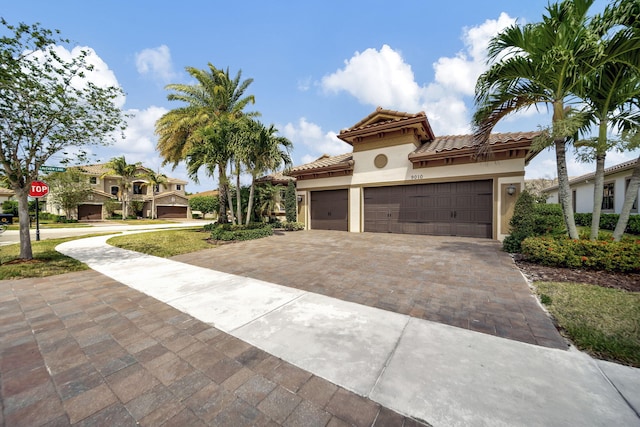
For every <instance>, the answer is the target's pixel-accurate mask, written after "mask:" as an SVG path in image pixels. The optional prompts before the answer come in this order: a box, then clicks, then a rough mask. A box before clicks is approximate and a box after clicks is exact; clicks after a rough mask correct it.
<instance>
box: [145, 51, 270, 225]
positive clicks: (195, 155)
mask: <svg viewBox="0 0 640 427" xmlns="http://www.w3.org/2000/svg"><path fill="white" fill-rule="evenodd" d="M186 71H187V72H188V73H189V74H190V75H191V77H193V78H194V79H195V80H196V82H197V83H196V84H192V85H187V84H170V85H167V87H166V88H167V89H168V90H171V91H173V92H172V93H170V94H169V95H168V96H167V98H168V99H169V100H170V101H180V102H183V103H184V104H185V105H184V106H182V107H178V108H176V109H173V110H171V111H169V112H168V113H166V114H165V115H163V116H162V117H161V118H160V119H159V120H158V121H157V122H156V134H157V135H158V136H159V138H158V145H157V148H158V150H159V151H160V155H161V156H162V157H163V158H164V161H165V163H172V164H173V166H174V167H175V166H176V165H177V164H178V163H179V162H180V161H182V160H186V161H187V168H188V170H189V173H190V177H191V178H192V179H194V180H195V181H196V182H198V181H197V176H198V170H199V169H200V168H201V167H204V168H205V173H206V174H207V175H209V176H213V174H214V172H215V170H216V169H217V170H218V185H219V197H220V212H219V218H218V221H219V222H220V223H223V222H226V221H227V212H226V207H225V206H226V203H227V187H228V180H227V177H226V169H227V165H228V162H229V160H230V158H231V156H232V152H231V151H230V149H229V147H228V143H229V140H228V139H227V136H228V135H229V131H228V129H227V128H228V126H229V124H230V123H232V122H233V121H235V120H237V119H239V118H240V117H243V116H249V117H253V116H256V115H258V113H254V112H245V111H244V109H245V108H246V107H247V105H249V103H251V104H253V103H255V98H254V96H253V95H245V92H246V90H247V88H248V87H249V85H250V84H251V83H252V82H253V79H247V80H241V78H242V72H241V71H238V73H237V74H236V76H235V77H234V78H231V76H230V75H229V69H228V68H227V70H226V71H223V70H220V69H217V68H216V67H215V66H213V65H212V64H211V63H209V64H208V69H205V70H200V69H197V68H193V67H187V68H186ZM232 216H233V214H232Z"/></svg>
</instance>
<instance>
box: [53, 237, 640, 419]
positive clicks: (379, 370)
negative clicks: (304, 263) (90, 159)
mask: <svg viewBox="0 0 640 427" xmlns="http://www.w3.org/2000/svg"><path fill="white" fill-rule="evenodd" d="M107 239H108V237H106V236H100V237H94V238H88V239H82V240H75V241H71V242H67V243H64V244H62V245H60V246H58V248H57V249H58V250H59V251H60V252H62V253H64V254H66V255H69V256H72V257H74V258H77V259H79V260H81V261H83V262H85V263H87V264H88V265H89V266H90V267H91V268H93V269H94V270H96V271H99V272H101V273H103V274H104V275H106V276H109V277H111V278H113V279H114V280H116V281H118V282H121V283H123V284H126V285H128V286H130V287H132V288H134V289H137V290H139V291H141V292H143V293H145V294H147V295H149V296H152V297H154V298H156V299H158V300H160V301H163V302H165V303H167V304H170V305H172V306H173V307H176V308H178V309H179V310H181V311H183V312H185V313H187V314H189V315H191V316H194V317H195V318H197V319H200V320H201V321H203V322H206V323H209V324H212V325H213V326H215V327H216V328H219V329H221V330H223V331H225V332H227V333H229V334H231V335H233V336H235V337H237V338H240V339H242V340H244V341H246V342H248V343H250V344H252V345H254V346H256V347H258V348H260V349H263V350H264V351H266V352H268V353H270V354H272V355H274V356H277V357H279V358H282V359H283V360H286V361H288V362H289V363H291V364H293V365H296V366H298V367H300V368H302V369H305V370H307V371H309V372H311V373H313V374H315V375H317V376H319V377H322V378H325V379H327V380H329V381H331V382H333V383H334V384H337V385H340V386H342V387H344V388H346V389H348V390H351V391H354V392H356V393H358V394H360V395H362V396H365V397H368V398H370V399H372V400H373V401H375V402H378V403H380V404H382V405H383V406H386V407H388V408H390V409H393V410H395V411H397V412H399V413H402V414H405V415H408V416H410V417H413V418H416V419H421V420H424V421H426V422H428V423H431V424H433V425H435V426H453V425H465V426H466V425H487V426H489V425H491V426H495V425H505V426H506V425H509V426H514V425H522V426H525V425H526V426H534V425H539V426H556V425H557V426H561V425H585V426H588V425H619V426H634V425H640V418H639V417H638V415H637V411H638V410H639V409H640V371H639V370H637V369H632V368H628V367H624V366H618V365H615V364H611V363H607V362H597V361H594V360H593V359H591V358H590V357H589V356H587V355H585V354H583V353H580V352H578V351H575V350H570V351H564V350H557V349H552V348H545V347H540V346H535V345H530V344H526V343H522V342H517V341H512V340H507V339H502V338H498V337H494V336H490V335H486V334H482V333H476V332H472V331H469V330H464V329H460V328H455V327H452V326H447V325H442V324H439V323H435V322H430V321H427V320H422V319H416V318H412V317H409V316H407V315H403V314H398V313H394V312H389V311H385V310H381V309H377V308H373V307H367V306H362V305H359V304H355V303H351V302H346V301H342V300H339V299H334V298H330V297H326V296H323V295H318V294H313V293H310V292H306V291H303V290H299V289H293V288H287V287H283V286H280V285H277V284H272V283H268V282H264V281H260V280H257V279H251V278H246V277H242V276H236V275H232V274H227V273H221V272H217V271H213V270H210V269H205V268H201V267H195V266H190V265H186V264H183V263H180V262H176V261H171V260H166V259H162V258H157V257H152V256H148V255H143V254H140V253H136V252H131V251H125V250H122V249H117V248H114V247H111V246H109V245H107V244H106V243H105V242H106V240H107ZM634 407H635V410H634V409H633V408H634Z"/></svg>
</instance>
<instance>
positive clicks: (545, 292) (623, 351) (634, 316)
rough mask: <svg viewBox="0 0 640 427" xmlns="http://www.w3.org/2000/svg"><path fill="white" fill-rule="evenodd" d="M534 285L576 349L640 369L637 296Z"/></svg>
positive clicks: (599, 289) (582, 286)
mask: <svg viewBox="0 0 640 427" xmlns="http://www.w3.org/2000/svg"><path fill="white" fill-rule="evenodd" d="M535 286H536V288H537V293H538V295H539V297H540V301H541V302H542V303H543V304H545V305H546V307H547V309H548V310H549V312H550V313H551V314H552V315H553V317H554V318H555V320H556V322H557V323H558V326H559V327H560V328H561V329H562V330H564V331H565V333H566V334H567V336H568V338H569V339H571V341H573V343H574V344H575V346H576V347H578V348H579V349H580V350H583V351H586V352H588V353H589V354H591V355H592V356H594V357H597V358H599V359H604V360H611V361H615V362H619V363H623V364H626V365H631V366H635V367H640V293H638V292H627V291H623V290H618V289H609V288H603V287H600V286H595V285H588V284H580V283H557V282H536V283H535Z"/></svg>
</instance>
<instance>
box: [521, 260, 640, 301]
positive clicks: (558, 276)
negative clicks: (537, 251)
mask: <svg viewBox="0 0 640 427" xmlns="http://www.w3.org/2000/svg"><path fill="white" fill-rule="evenodd" d="M514 260H515V262H516V265H517V266H518V268H519V269H520V270H521V271H522V273H523V274H524V275H525V276H526V277H527V278H528V279H529V280H531V281H532V282H575V283H589V284H592V285H598V286H602V287H605V288H614V289H624V290H626V291H630V292H640V273H610V272H607V271H595V270H579V269H572V268H557V267H547V266H544V265H539V264H533V263H531V262H527V261H526V260H524V259H522V258H521V257H518V256H516V257H514Z"/></svg>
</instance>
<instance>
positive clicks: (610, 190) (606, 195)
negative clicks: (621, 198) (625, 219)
mask: <svg viewBox="0 0 640 427" xmlns="http://www.w3.org/2000/svg"><path fill="white" fill-rule="evenodd" d="M614 187H615V183H614V182H607V183H605V184H604V189H603V191H602V210H606V211H612V210H613V208H614V204H613V203H614V198H613V196H614Z"/></svg>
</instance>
